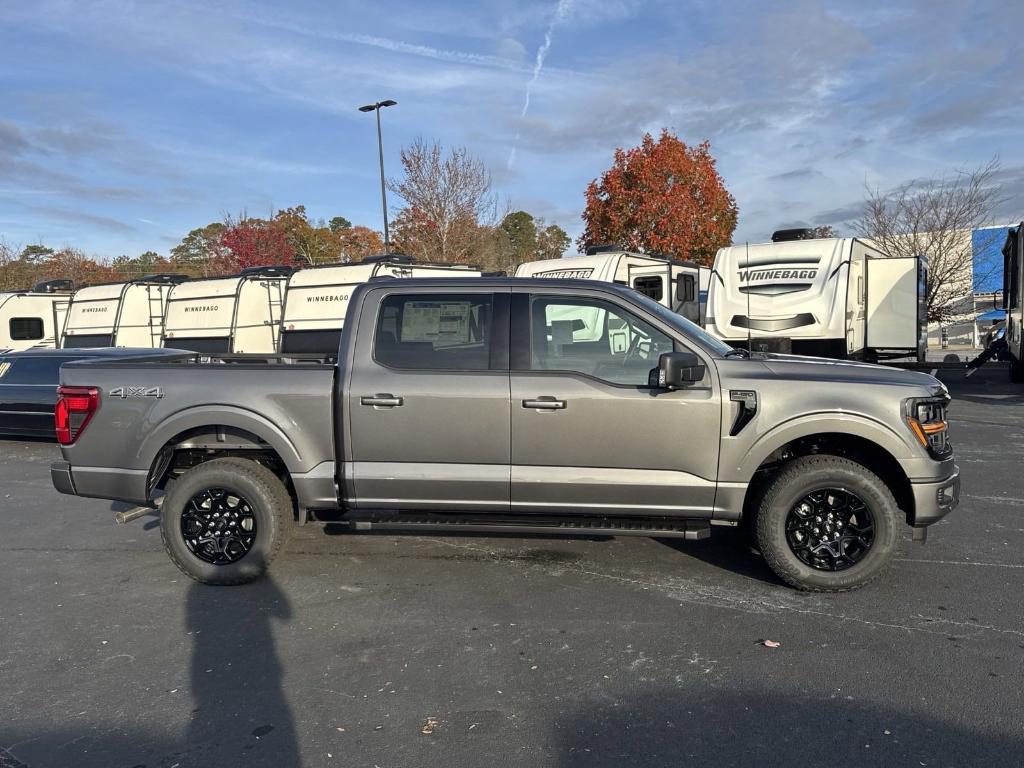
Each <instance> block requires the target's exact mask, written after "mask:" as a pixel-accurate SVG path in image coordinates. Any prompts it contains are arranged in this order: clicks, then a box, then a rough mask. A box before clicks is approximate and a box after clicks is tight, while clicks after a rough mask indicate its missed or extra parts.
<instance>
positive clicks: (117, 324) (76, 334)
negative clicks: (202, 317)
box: [60, 274, 188, 349]
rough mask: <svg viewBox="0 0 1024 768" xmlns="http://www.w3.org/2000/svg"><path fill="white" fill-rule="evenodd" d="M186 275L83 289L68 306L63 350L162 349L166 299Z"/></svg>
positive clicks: (160, 276)
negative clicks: (90, 348)
mask: <svg viewBox="0 0 1024 768" xmlns="http://www.w3.org/2000/svg"><path fill="white" fill-rule="evenodd" d="M185 280H188V278H187V277H186V276H185V275H169V274H162V275H148V276H146V277H140V278H138V279H137V280H132V281H131V282H127V283H104V284H101V285H89V286H86V287H85V288H80V289H79V290H78V291H77V292H76V293H75V295H74V296H73V297H72V298H71V303H70V304H69V305H68V312H67V320H66V322H65V323H64V332H63V334H62V336H61V344H60V346H62V347H64V348H66V349H69V348H83V347H142V348H145V347H159V346H160V336H161V334H162V333H163V324H164V308H165V306H166V304H167V296H168V294H169V293H170V292H171V288H173V287H174V286H175V285H177V284H178V283H181V282H184V281H185Z"/></svg>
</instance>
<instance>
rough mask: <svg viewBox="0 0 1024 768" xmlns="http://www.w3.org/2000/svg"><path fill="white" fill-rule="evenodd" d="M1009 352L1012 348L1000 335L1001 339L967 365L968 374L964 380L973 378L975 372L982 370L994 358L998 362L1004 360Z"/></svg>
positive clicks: (997, 339)
mask: <svg viewBox="0 0 1024 768" xmlns="http://www.w3.org/2000/svg"><path fill="white" fill-rule="evenodd" d="M1009 352H1010V346H1009V344H1007V343H1006V336H1005V335H1000V336H999V337H997V338H996V340H995V341H993V342H992V343H991V344H989V345H988V346H987V347H985V349H984V350H983V351H982V353H981V354H980V355H978V356H977V357H976V358H974V359H973V360H971V361H970V362H969V363H967V372H966V373H964V378H970V377H971V376H973V375H974V373H975V371H977V370H978V369H979V368H981V366H983V365H984V364H985V363H987V362H988V361H989V360H991V359H992V358H993V357H994V358H995V359H996V360H1002V359H1004V357H1005V356H1006V355H1008V354H1009Z"/></svg>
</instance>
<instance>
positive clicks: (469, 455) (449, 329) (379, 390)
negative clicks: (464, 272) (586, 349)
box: [339, 281, 510, 512]
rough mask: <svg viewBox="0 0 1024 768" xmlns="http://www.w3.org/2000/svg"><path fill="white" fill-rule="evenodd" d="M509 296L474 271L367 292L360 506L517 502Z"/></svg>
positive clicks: (350, 458) (358, 456) (354, 463)
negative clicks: (450, 281)
mask: <svg viewBox="0 0 1024 768" xmlns="http://www.w3.org/2000/svg"><path fill="white" fill-rule="evenodd" d="M508 303H509V289H504V290H502V289H494V288H486V287H476V286H472V285H469V281H467V287H466V288H465V289H462V288H460V289H458V290H447V289H446V291H445V292H444V293H439V292H438V290H437V289H436V288H434V289H432V290H431V289H429V288H418V287H417V286H416V285H415V281H409V285H408V287H406V286H402V287H393V286H392V287H388V288H381V289H379V290H376V291H373V292H371V293H370V294H368V295H367V297H366V299H365V300H364V302H363V304H362V311H361V312H360V313H359V316H358V321H357V322H358V328H357V329H356V330H355V331H354V333H355V349H354V350H353V360H352V363H351V367H350V373H349V380H348V384H347V389H345V388H344V387H343V389H342V393H343V394H342V397H343V399H344V400H345V407H344V411H343V418H342V424H343V426H342V430H343V431H342V435H343V445H342V450H341V453H340V454H339V455H340V457H341V458H342V460H343V467H342V475H343V480H344V483H345V491H346V494H347V495H348V497H349V499H350V500H351V506H353V507H357V508H385V509H388V508H403V509H448V510H458V509H460V508H463V509H472V510H488V511H498V512H501V511H507V510H508V509H509V493H510V424H509V402H510V400H509V373H508V338H509V335H508ZM347 330H348V329H347ZM349 332H352V331H349Z"/></svg>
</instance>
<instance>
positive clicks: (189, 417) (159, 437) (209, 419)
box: [136, 405, 308, 472]
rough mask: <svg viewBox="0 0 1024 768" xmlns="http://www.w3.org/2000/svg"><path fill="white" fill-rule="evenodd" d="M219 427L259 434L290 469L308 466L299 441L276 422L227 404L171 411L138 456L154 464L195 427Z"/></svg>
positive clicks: (146, 439)
mask: <svg viewBox="0 0 1024 768" xmlns="http://www.w3.org/2000/svg"><path fill="white" fill-rule="evenodd" d="M216 427H232V428H235V429H239V430H243V431H245V432H249V433H251V434H253V435H255V436H256V437H258V438H259V439H260V440H263V441H264V442H265V443H267V445H268V447H269V448H271V449H272V450H273V451H274V452H275V453H277V455H278V456H279V457H280V458H281V461H283V462H284V465H285V466H286V467H287V468H288V471H289V472H302V471H305V470H306V469H308V468H307V467H304V463H303V459H302V456H301V455H300V454H299V452H298V449H297V448H296V447H295V443H293V442H292V440H291V438H289V437H288V435H287V434H285V432H283V431H282V430H281V429H280V428H279V427H278V426H277V425H276V424H274V423H273V422H272V421H270V420H269V419H267V418H266V417H265V416H262V415H260V414H258V413H256V412H255V411H250V410H246V409H245V408H239V407H237V406H227V405H217V406H212V405H210V406H200V407H198V408H190V409H188V410H186V411H179V412H178V413H174V414H171V415H170V416H168V417H167V418H166V419H164V420H163V421H162V422H160V423H159V424H157V425H156V426H155V427H153V429H152V430H150V432H149V434H148V435H147V436H146V438H145V439H144V440H143V441H142V444H141V445H140V446H139V451H138V453H137V454H136V456H137V457H138V458H139V460H140V461H139V463H140V464H145V465H148V466H152V465H153V462H154V461H155V460H156V458H157V456H158V455H159V453H160V451H161V450H162V449H163V448H164V447H165V446H166V445H168V444H169V443H171V442H173V441H174V439H175V438H176V437H177V436H178V435H180V434H182V433H184V432H189V431H191V430H194V429H204V430H207V431H210V430H212V429H215V428H216Z"/></svg>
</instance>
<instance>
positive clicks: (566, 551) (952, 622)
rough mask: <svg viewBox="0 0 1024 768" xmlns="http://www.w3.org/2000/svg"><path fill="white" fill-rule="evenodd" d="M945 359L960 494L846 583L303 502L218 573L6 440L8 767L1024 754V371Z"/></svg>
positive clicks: (703, 547)
mask: <svg viewBox="0 0 1024 768" xmlns="http://www.w3.org/2000/svg"><path fill="white" fill-rule="evenodd" d="M942 375H943V378H944V379H945V380H946V381H947V383H949V385H950V387H951V389H952V391H953V395H954V398H955V402H954V406H953V409H952V412H951V417H952V430H953V431H952V439H953V440H954V441H955V444H956V447H957V452H958V455H959V463H960V466H961V471H962V475H963V484H964V494H965V496H964V499H963V501H962V504H961V507H960V508H959V509H958V510H957V512H956V513H955V514H954V515H953V516H952V517H951V518H949V519H948V520H947V521H944V522H943V523H941V524H939V525H938V526H936V527H935V528H933V529H932V531H931V533H930V537H929V541H928V544H927V545H925V546H920V545H916V544H912V543H911V542H910V540H909V532H908V533H907V535H906V541H905V543H904V545H903V547H902V550H901V553H900V555H899V559H898V560H897V562H896V563H895V564H894V567H893V568H892V569H891V570H890V572H889V574H888V576H887V577H886V578H885V579H884V580H883V581H882V582H881V583H879V584H876V585H874V586H871V587H868V588H866V589H864V590H861V591H859V592H856V593H852V594H848V595H838V596H821V595H806V594H801V593H798V592H794V591H792V590H790V589H788V588H786V587H784V586H782V585H781V584H780V583H778V582H777V581H776V580H775V579H774V577H773V576H772V575H771V574H770V572H769V571H768V569H767V568H766V567H765V566H764V565H763V564H762V563H761V562H760V560H759V559H758V558H757V557H756V556H755V555H753V554H751V553H750V552H749V551H747V550H745V549H744V548H743V547H742V546H741V542H740V541H739V539H738V537H737V536H735V535H718V536H716V537H715V538H713V539H712V540H710V541H706V542H686V543H670V542H666V541H655V540H648V539H630V538H622V539H605V540H565V539H561V540H560V539H545V538H475V537H458V538H456V537H443V538H442V537H436V538H435V537H432V538H426V537H418V536H352V535H334V532H333V531H330V530H324V529H322V528H319V527H313V526H307V527H306V528H304V529H301V530H299V531H298V532H297V533H296V534H295V535H294V536H293V538H292V541H291V543H290V544H289V546H288V550H287V554H286V556H285V557H284V558H283V559H282V560H280V561H278V562H277V563H276V565H275V568H274V570H273V578H270V579H265V580H263V581H261V582H259V583H257V584H253V585H249V586H246V587H235V588H210V587H202V586H198V585H196V584H193V583H191V582H190V581H189V580H188V579H187V578H185V577H184V576H182V575H181V574H180V573H179V572H178V571H177V570H176V569H175V568H174V567H173V566H172V565H171V563H170V561H169V560H168V558H167V557H166V556H165V554H164V552H163V549H162V547H161V544H160V539H159V533H158V531H157V530H156V529H155V524H156V521H155V518H152V517H145V518H142V519H141V520H138V521H135V522H133V523H130V524H128V525H124V526H117V525H115V524H114V523H113V519H112V518H113V515H112V512H111V509H110V504H109V503H106V502H101V501H89V500H84V499H74V498H70V497H62V496H60V495H59V494H58V493H56V491H54V490H53V489H52V488H51V486H50V482H49V474H48V466H49V463H50V461H51V460H52V459H53V458H54V457H56V456H57V455H58V451H57V448H56V446H54V445H53V444H50V443H46V442H20V441H14V440H5V441H0V508H2V512H3V514H2V515H0V550H2V553H0V585H2V586H0V682H2V685H0V690H2V692H3V696H2V698H0V768H9V767H10V766H29V767H30V768H43V767H44V766H55V767H61V768H63V767H65V766H76V767H78V768H84V767H85V766H103V767H104V768H109V767H117V766H124V767H125V768H129V767H131V766H147V767H148V768H153V767H155V766H160V767H163V768H169V767H172V766H182V768H184V766H215V765H216V766H234V765H245V766H298V765H303V766H330V765H345V766H368V767H369V768H372V767H373V766H380V767H381V768H389V767H391V766H424V765H445V766H466V767H469V766H474V767H475V766H481V765H485V764H488V763H492V762H493V763H495V764H498V765H529V766H531V768H540V766H565V767H567V768H568V767H576V766H579V767H582V766H625V765H722V766H727V765H737V766H766V765H794V764H801V765H825V764H827V765H832V766H843V765H850V766H853V765H858V766H861V765H887V766H888V765H908V766H919V765H920V766H953V765H960V766H974V765H988V766H993V765H1007V766H1009V765H1020V764H1021V762H1022V759H1024V758H1022V755H1024V726H1022V715H1024V698H1022V695H1021V684H1022V682H1024V673H1022V672H1021V669H1022V662H1024V599H1022V592H1024V556H1022V550H1024V466H1022V457H1024V388H1020V387H1012V386H1011V385H1009V384H1008V383H1005V382H1006V374H1005V371H1004V370H999V369H991V370H989V369H985V370H982V371H981V372H980V373H978V374H977V375H976V376H975V377H974V378H972V379H970V380H968V381H966V382H965V381H964V380H963V379H962V378H961V376H962V374H961V373H960V372H956V371H946V372H943V374H942ZM766 639H769V640H774V641H777V642H778V643H780V646H779V647H778V648H768V647H765V646H764V645H763V643H762V641H763V640H766Z"/></svg>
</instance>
